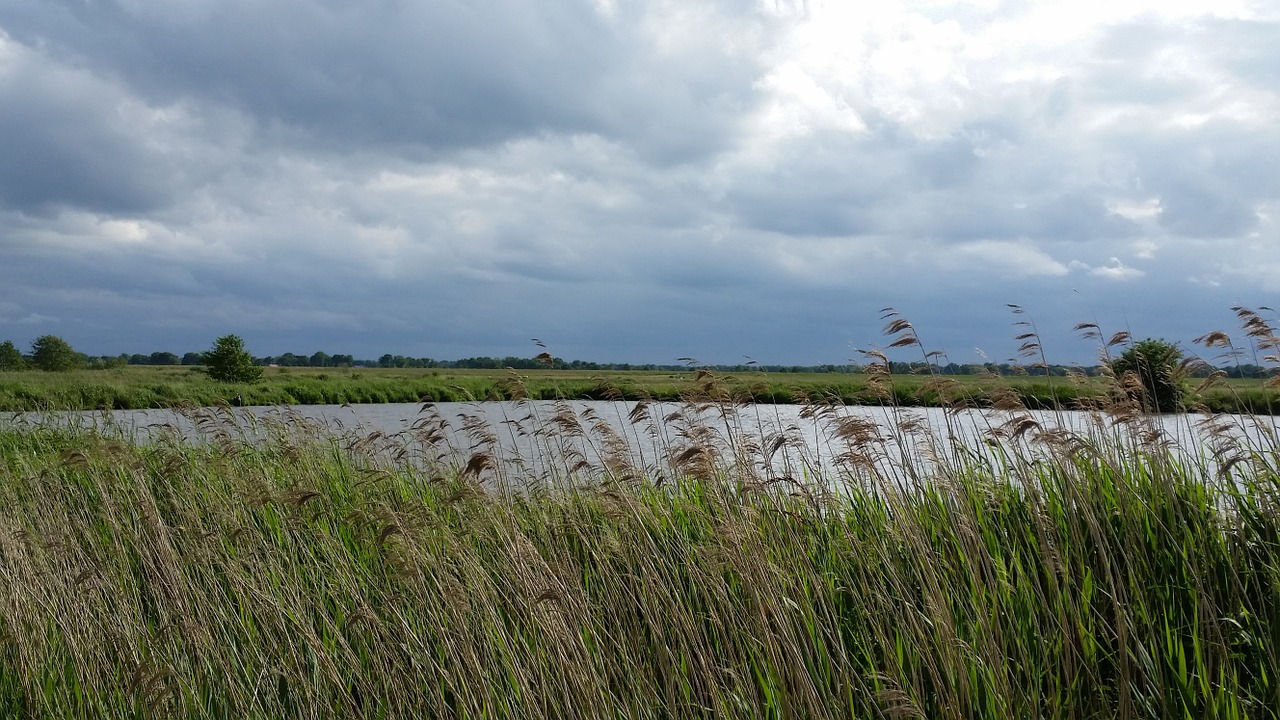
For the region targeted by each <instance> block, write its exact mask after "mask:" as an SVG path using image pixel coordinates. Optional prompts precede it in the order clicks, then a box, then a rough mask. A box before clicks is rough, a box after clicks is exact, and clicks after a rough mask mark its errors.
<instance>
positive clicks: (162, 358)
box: [147, 352, 182, 365]
mask: <svg viewBox="0 0 1280 720" xmlns="http://www.w3.org/2000/svg"><path fill="white" fill-rule="evenodd" d="M181 362H182V359H181V358H179V357H178V356H177V355H174V354H173V353H171V352H153V353H151V357H149V358H147V364H148V365H178V364H180V363H181Z"/></svg>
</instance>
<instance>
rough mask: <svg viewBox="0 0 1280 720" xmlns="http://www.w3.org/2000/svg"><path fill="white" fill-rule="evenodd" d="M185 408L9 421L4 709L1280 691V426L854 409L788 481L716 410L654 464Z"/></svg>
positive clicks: (1119, 710)
mask: <svg viewBox="0 0 1280 720" xmlns="http://www.w3.org/2000/svg"><path fill="white" fill-rule="evenodd" d="M371 376H372V377H377V378H379V379H380V380H383V381H387V382H395V381H397V380H396V377H400V378H401V379H400V380H399V381H400V382H404V381H407V380H408V376H405V375H400V376H396V375H394V374H391V373H386V374H384V373H375V374H371ZM153 377H154V375H153ZM178 377H182V376H181V373H179V374H178ZM675 380H678V378H676V379H675ZM641 410H643V408H641ZM187 412H188V413H189V414H190V415H191V417H192V419H193V420H194V422H195V425H196V427H198V428H199V429H200V431H201V432H202V433H203V435H202V438H201V439H197V440H185V439H183V438H181V437H178V436H176V435H174V436H168V437H162V438H159V439H156V440H154V441H152V442H149V443H147V444H145V445H138V444H134V443H133V442H131V441H129V440H128V439H126V438H123V437H117V436H114V435H112V434H110V433H106V434H103V433H102V432H99V431H96V430H88V429H85V430H77V429H65V428H63V429H54V428H53V427H50V426H44V425H41V424H39V423H33V422H31V419H30V418H25V419H24V420H23V421H22V422H21V423H20V424H19V425H18V426H16V427H11V428H9V429H4V430H0V717H14V718H143V717H146V718H150V717H179V718H320V717H344V718H419V717H433V718H512V719H516V718H519V719H521V720H523V719H527V718H533V719H537V718H654V719H658V718H662V719H673V720H674V719H682V718H735V719H736V718H796V719H805V718H884V719H886V720H888V719H891V718H892V719H898V718H954V719H956V720H959V719H961V718H964V719H968V718H991V719H993V720H994V719H999V720H1005V719H1007V718H1064V719H1066V718H1126V719H1127V718H1275V717H1277V713H1276V709H1277V708H1280V641H1278V639H1280V452H1278V448H1277V447H1276V445H1275V441H1274V438H1272V440H1271V441H1270V442H1266V441H1263V442H1262V444H1259V445H1253V446H1242V445H1239V444H1233V443H1231V442H1229V441H1228V440H1227V437H1226V436H1225V435H1222V436H1218V437H1217V439H1216V440H1215V441H1214V444H1215V447H1216V449H1217V454H1210V453H1208V452H1207V451H1206V452H1203V453H1197V452H1192V453H1191V454H1190V455H1189V456H1183V455H1178V454H1175V452H1174V451H1173V449H1171V448H1170V447H1169V446H1168V445H1166V444H1164V443H1163V442H1162V441H1161V439H1160V438H1159V437H1157V436H1154V435H1149V434H1147V433H1144V432H1142V428H1143V425H1142V423H1143V422H1144V419H1143V418H1141V417H1138V418H1134V419H1130V420H1127V421H1124V426H1125V427H1129V428H1130V429H1132V430H1134V431H1135V432H1133V433H1132V434H1131V435H1130V437H1133V438H1135V439H1133V440H1125V439H1123V436H1121V435H1118V434H1116V432H1115V426H1114V425H1112V423H1111V420H1110V419H1109V418H1099V421H1098V424H1097V425H1096V426H1094V427H1093V429H1092V430H1091V431H1089V432H1086V433H1084V434H1083V435H1071V434H1069V433H1064V432H1061V431H1059V430H1057V429H1055V428H1053V427H1036V426H1034V425H1027V422H1026V416H1025V415H1022V414H1020V413H1013V414H1011V415H1009V416H1008V418H1009V422H1008V425H1007V426H1006V427H1007V429H1008V431H1007V432H1004V433H1003V434H1002V435H1001V436H1002V437H1004V440H1002V441H1000V442H999V443H998V445H997V446H996V447H995V448H992V449H991V451H992V452H995V453H996V455H995V456H994V458H995V459H994V461H992V460H988V459H983V458H982V457H981V456H979V455H975V454H971V453H966V452H963V451H953V452H942V453H941V454H938V455H936V457H934V458H933V460H932V461H931V462H929V463H926V462H925V461H924V460H923V459H922V457H921V456H917V455H914V454H908V455H906V456H905V459H904V460H902V461H899V462H885V461H884V459H883V458H884V457H885V455H884V450H885V445H884V443H886V442H893V441H892V440H885V439H878V438H876V437H874V436H872V435H871V434H869V433H866V432H863V430H865V428H864V427H862V426H861V425H859V423H858V421H856V420H849V421H839V420H838V418H839V411H838V409H834V410H832V412H834V413H835V416H834V418H835V420H834V422H836V426H835V427H836V428H837V429H838V431H837V432H836V433H835V435H834V437H836V438H837V441H838V442H841V443H844V451H843V452H842V453H841V458H842V459H841V464H840V465H839V468H840V469H839V470H833V471H831V472H830V473H829V474H826V475H822V476H815V475H813V474H803V473H799V472H797V474H795V475H794V476H786V477H777V476H774V475H773V474H771V473H769V472H765V471H762V470H761V469H760V468H761V465H760V464H759V463H760V461H761V459H762V458H763V457H764V454H765V453H767V452H769V451H770V450H777V448H776V447H774V448H760V447H753V446H752V445H751V444H750V443H748V442H746V438H733V437H732V436H731V437H729V438H726V439H725V440H727V441H728V442H712V441H711V438H712V437H713V433H712V432H711V430H712V429H710V428H708V432H707V433H703V432H700V431H697V430H696V429H695V430H690V431H688V432H685V433H683V434H682V436H681V437H683V438H684V440H683V441H681V442H680V443H678V444H676V445H674V446H672V447H670V448H669V452H668V453H667V455H666V456H665V457H663V458H661V459H659V460H657V461H655V462H654V463H653V464H652V465H646V466H645V467H636V466H633V465H631V464H630V463H629V462H628V460H627V458H626V457H625V456H624V455H623V454H621V453H618V452H616V451H615V450H610V448H615V447H616V446H615V445H614V442H615V440H616V437H614V436H611V435H610V434H609V431H608V430H606V429H603V428H600V427H595V426H593V425H592V423H590V422H589V421H588V419H587V418H584V417H581V416H577V417H575V416H574V415H573V414H572V412H571V411H569V410H568V408H567V407H562V408H556V409H553V410H550V411H548V412H547V414H546V415H545V416H544V422H545V425H546V427H547V429H548V430H549V431H550V432H549V434H547V435H545V436H540V437H543V438H544V441H543V442H541V444H538V445H537V446H536V447H537V448H538V449H536V450H534V451H533V456H531V457H527V458H523V459H520V460H519V461H518V462H511V461H503V460H501V459H499V457H498V455H497V454H496V452H495V448H494V446H493V445H492V441H491V440H489V439H486V430H485V429H484V428H472V429H470V432H472V433H473V435H474V437H475V444H474V446H472V447H470V448H469V449H468V450H466V451H464V452H463V453H462V454H461V455H455V456H450V457H446V458H443V459H442V460H439V461H437V460H434V459H433V458H436V448H437V445H436V443H437V442H438V441H439V434H438V433H437V432H436V429H437V428H436V425H435V424H434V421H433V420H432V416H431V414H430V411H428V412H427V415H425V416H424V421H423V422H421V423H419V424H417V425H415V429H414V431H413V432H410V433H405V434H401V435H398V436H396V437H394V438H392V437H387V436H385V435H382V434H381V433H373V434H371V435H358V434H353V433H341V434H339V433H335V432H333V431H330V430H328V429H325V428H323V427H318V426H316V425H314V424H311V423H309V422H307V421H304V420H302V419H300V418H296V417H293V416H290V415H288V414H284V415H282V416H271V417H268V418H267V419H265V420H259V421H255V422H258V423H260V424H258V425H255V426H254V427H252V428H245V427H242V426H239V425H237V424H236V421H235V420H234V415H233V414H231V413H229V412H226V411H225V410H218V409H209V410H192V411H187ZM632 419H633V421H634V424H635V429H636V431H637V432H641V433H643V432H645V431H646V428H649V427H653V426H654V424H655V423H662V422H665V421H664V420H662V419H661V418H652V417H647V416H645V414H644V413H643V412H637V413H636V414H635V415H633V418H632ZM900 430H901V433H902V434H904V435H906V434H910V433H911V432H913V431H911V430H909V429H908V428H906V427H902V428H900ZM916 432H918V431H916ZM561 438H589V439H590V441H591V442H592V443H593V444H595V445H596V446H598V447H600V448H603V449H605V455H604V457H603V459H602V460H601V461H599V462H595V463H588V462H584V461H583V458H581V456H578V455H575V454H574V453H573V452H572V451H571V450H567V449H565V448H566V446H565V445H564V444H562V443H561V441H560V439H561ZM935 440H936V443H935V444H936V446H937V447H938V448H947V447H949V446H948V445H947V444H946V442H945V440H944V439H942V438H936V439H935ZM877 458H879V459H877Z"/></svg>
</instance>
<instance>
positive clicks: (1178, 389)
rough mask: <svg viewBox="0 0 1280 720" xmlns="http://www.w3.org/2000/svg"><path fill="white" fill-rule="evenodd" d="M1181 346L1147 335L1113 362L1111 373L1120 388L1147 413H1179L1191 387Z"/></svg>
mask: <svg viewBox="0 0 1280 720" xmlns="http://www.w3.org/2000/svg"><path fill="white" fill-rule="evenodd" d="M1180 360H1182V350H1180V349H1178V346H1177V345H1174V344H1173V343H1169V342H1165V341H1164V340H1154V339H1151V338H1147V339H1146V340H1142V341H1140V342H1136V343H1134V344H1133V346H1131V347H1130V348H1129V349H1128V350H1125V351H1124V353H1123V354H1122V355H1121V356H1120V357H1118V358H1116V359H1115V360H1112V361H1111V372H1112V374H1113V375H1114V376H1115V380H1116V382H1117V383H1119V387H1120V390H1121V391H1122V392H1124V393H1125V394H1126V395H1128V396H1129V397H1130V398H1132V399H1133V400H1135V401H1136V402H1138V403H1139V404H1140V405H1142V409H1143V410H1144V411H1146V412H1160V413H1167V412H1177V411H1179V410H1181V409H1182V401H1183V399H1184V398H1185V397H1186V394H1187V389H1186V386H1185V384H1184V383H1183V380H1182V377H1181V371H1180V368H1179V361H1180Z"/></svg>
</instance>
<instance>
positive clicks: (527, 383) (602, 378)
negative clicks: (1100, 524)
mask: <svg viewBox="0 0 1280 720" xmlns="http://www.w3.org/2000/svg"><path fill="white" fill-rule="evenodd" d="M709 377H710V378H712V379H713V380H714V384H715V386H716V387H717V388H718V390H719V391H721V392H722V393H723V394H724V395H725V396H726V397H728V398H731V399H734V400H737V401H751V402H760V403H803V402H839V403H844V404H848V405H903V406H935V407H936V406H945V405H953V404H957V403H963V404H968V405H971V406H975V407H991V406H997V405H1000V404H1008V403H1010V402H1013V403H1015V404H1020V405H1024V406H1027V407H1035V408H1046V409H1049V408H1068V409H1072V408H1091V407H1098V406H1100V405H1105V404H1106V403H1107V402H1108V393H1109V388H1110V385H1109V381H1108V380H1107V378H1104V377H1085V376H1083V375H1080V376H1076V377H1053V378H1047V377H1044V376H1031V375H1021V376H1017V375H1014V376H996V375H952V376H930V375H919V374H897V375H893V376H892V377H891V378H890V382H889V383H888V384H885V383H883V382H880V381H879V378H878V377H876V376H872V375H867V374H861V373H766V372H740V373H713V374H712V375H710V376H708V375H707V374H706V373H705V372H699V371H697V370H693V369H691V370H689V371H687V372H669V371H616V370H611V371H598V370H597V371H578V370H560V369H556V370H520V371H512V370H472V369H394V368H364V367H358V368H267V369H266V370H265V373H264V375H263V377H262V380H261V381H260V382H257V383H252V384H237V383H219V382H214V381H212V380H210V379H209V378H208V376H206V375H205V374H204V373H203V372H202V371H201V370H200V369H199V368H193V367H184V366H128V367H123V368H116V369H111V370H75V371H69V372H41V371H38V370H26V371H20V372H0V412H6V411H7V412H24V411H37V410H103V409H106V410H129V409H143V408H173V407H191V406H202V407H203V406H214V405H231V406H246V405H259V406H267V405H325V404H331V405H341V404H343V403H350V404H357V403H414V402H423V401H432V402H467V401H477V400H514V399H520V398H522V397H532V398H537V399H544V400H554V399H580V400H589V399H590V400H641V399H645V400H666V401H678V400H680V399H682V398H684V397H686V396H688V395H689V394H691V393H693V394H696V393H699V392H705V389H706V387H707V385H708V378H709ZM1193 404H1194V406H1195V407H1198V408H1201V409H1204V410H1207V411H1210V412H1241V413H1263V414H1271V413H1272V412H1275V411H1276V410H1275V409H1280V393H1278V392H1277V390H1276V389H1275V388H1273V387H1272V388H1268V387H1267V386H1266V385H1265V383H1264V381H1263V380H1239V379H1232V380H1226V379H1223V380H1219V381H1217V382H1216V383H1215V384H1213V385H1212V386H1211V387H1208V388H1205V389H1203V390H1201V391H1200V392H1199V393H1198V394H1197V395H1196V396H1195V398H1194V403H1193Z"/></svg>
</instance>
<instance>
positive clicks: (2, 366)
mask: <svg viewBox="0 0 1280 720" xmlns="http://www.w3.org/2000/svg"><path fill="white" fill-rule="evenodd" d="M26 367H27V359H26V358H24V357H22V353H21V352H20V351H19V350H18V348H17V346H16V345H14V344H13V341H12V340H5V341H4V342H2V343H0V372H2V371H5V370H23V369H25V368H26Z"/></svg>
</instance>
